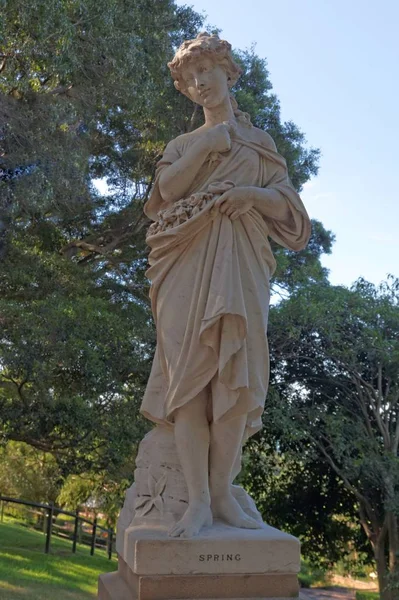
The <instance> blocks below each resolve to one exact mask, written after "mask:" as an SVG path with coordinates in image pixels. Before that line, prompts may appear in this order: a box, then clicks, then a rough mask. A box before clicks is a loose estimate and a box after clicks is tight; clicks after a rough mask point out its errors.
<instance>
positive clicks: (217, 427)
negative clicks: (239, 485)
mask: <svg viewBox="0 0 399 600" xmlns="http://www.w3.org/2000/svg"><path fill="white" fill-rule="evenodd" d="M245 424H246V415H243V416H240V417H236V418H234V419H229V420H228V421H225V422H223V423H212V426H211V441H210V458H209V461H210V475H209V483H210V492H211V501H212V513H213V516H214V517H216V518H219V519H222V520H223V521H226V522H227V523H230V525H233V526H234V527H243V528H246V529H258V528H259V527H260V524H259V522H257V521H256V520H255V519H253V518H252V517H250V516H249V515H247V513H246V512H244V511H243V509H242V508H241V506H240V505H239V504H238V502H237V500H236V499H235V498H234V496H233V495H232V493H231V483H232V478H233V468H234V464H235V461H236V457H237V453H238V451H239V449H240V446H241V444H242V439H243V434H244V429H245Z"/></svg>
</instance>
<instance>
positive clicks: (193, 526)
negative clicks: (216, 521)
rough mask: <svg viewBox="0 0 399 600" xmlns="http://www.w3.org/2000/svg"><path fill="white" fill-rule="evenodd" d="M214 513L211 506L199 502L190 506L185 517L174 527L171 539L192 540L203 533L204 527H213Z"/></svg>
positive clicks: (170, 532) (171, 531)
mask: <svg viewBox="0 0 399 600" xmlns="http://www.w3.org/2000/svg"><path fill="white" fill-rule="evenodd" d="M212 521H213V519H212V512H211V509H210V507H209V504H206V503H204V502H197V503H194V502H193V503H191V504H189V506H188V508H187V510H186V512H185V513H184V515H183V517H182V518H181V519H180V521H178V522H177V523H176V525H174V526H173V527H172V528H171V529H170V531H169V535H170V536H171V537H180V538H186V539H187V538H192V537H194V536H195V535H198V533H199V532H200V531H201V529H202V528H203V527H211V525H212Z"/></svg>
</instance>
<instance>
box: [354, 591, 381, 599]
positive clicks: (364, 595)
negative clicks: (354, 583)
mask: <svg viewBox="0 0 399 600" xmlns="http://www.w3.org/2000/svg"><path fill="white" fill-rule="evenodd" d="M356 600H380V595H379V593H378V592H367V591H361V592H356Z"/></svg>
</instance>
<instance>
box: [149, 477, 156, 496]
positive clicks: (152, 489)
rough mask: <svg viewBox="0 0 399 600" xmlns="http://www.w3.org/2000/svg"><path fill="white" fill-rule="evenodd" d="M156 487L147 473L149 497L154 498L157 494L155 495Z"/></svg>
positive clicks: (153, 480) (152, 478)
mask: <svg viewBox="0 0 399 600" xmlns="http://www.w3.org/2000/svg"><path fill="white" fill-rule="evenodd" d="M156 485H157V480H156V479H155V477H154V475H152V473H150V472H148V489H149V490H150V495H151V497H152V498H154V497H155V496H156V495H157V494H156V493H155V488H156Z"/></svg>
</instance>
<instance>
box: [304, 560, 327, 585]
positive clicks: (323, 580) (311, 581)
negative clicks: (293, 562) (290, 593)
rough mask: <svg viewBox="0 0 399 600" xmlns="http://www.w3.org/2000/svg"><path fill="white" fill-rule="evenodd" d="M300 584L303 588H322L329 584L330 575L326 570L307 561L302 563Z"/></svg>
mask: <svg viewBox="0 0 399 600" xmlns="http://www.w3.org/2000/svg"><path fill="white" fill-rule="evenodd" d="M298 579H299V584H300V586H301V587H304V588H310V587H321V586H326V585H327V584H328V583H329V578H328V573H327V572H326V571H325V569H321V568H320V567H315V566H314V565H312V564H311V563H309V562H308V561H307V560H302V561H301V570H300V572H299V573H298Z"/></svg>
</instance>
